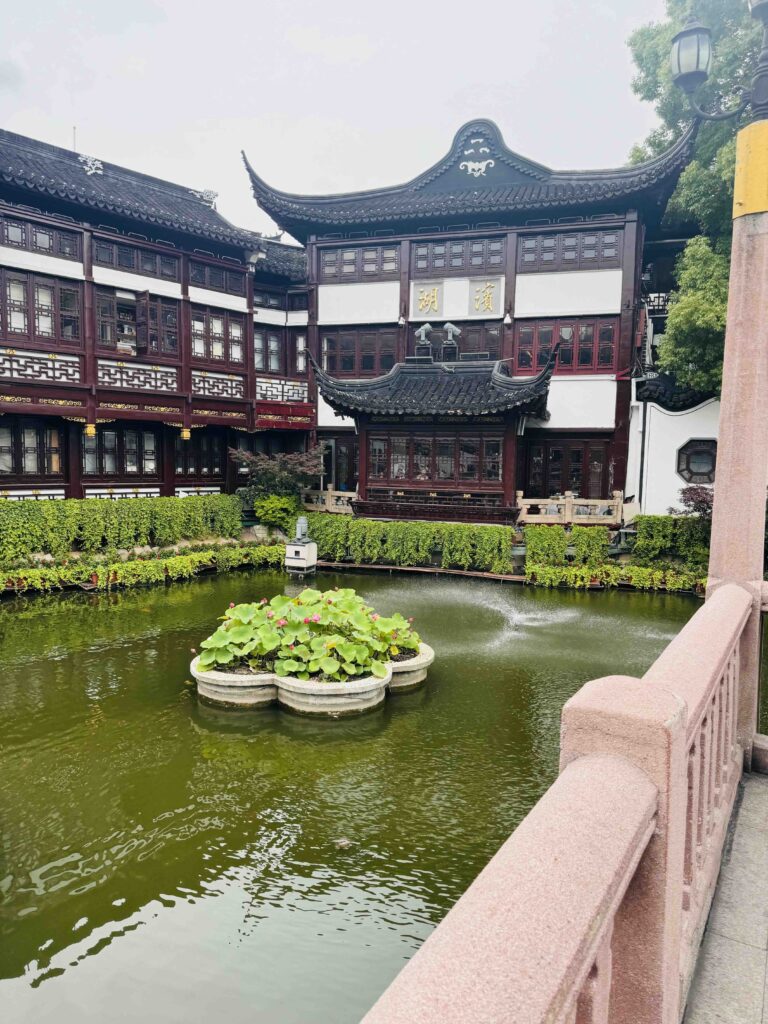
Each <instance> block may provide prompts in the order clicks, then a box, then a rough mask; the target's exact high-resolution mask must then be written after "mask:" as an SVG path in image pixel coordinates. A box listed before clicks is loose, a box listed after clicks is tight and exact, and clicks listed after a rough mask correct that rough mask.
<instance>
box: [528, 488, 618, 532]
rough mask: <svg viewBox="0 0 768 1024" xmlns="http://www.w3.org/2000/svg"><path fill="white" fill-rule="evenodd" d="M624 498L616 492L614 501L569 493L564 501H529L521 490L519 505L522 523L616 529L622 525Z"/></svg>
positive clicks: (543, 499)
mask: <svg viewBox="0 0 768 1024" xmlns="http://www.w3.org/2000/svg"><path fill="white" fill-rule="evenodd" d="M623 502H624V495H623V493H622V492H621V491H614V492H613V496H612V497H610V498H576V497H574V495H573V492H572V491H566V492H565V493H564V495H563V497H562V498H526V497H525V494H524V492H523V491H518V492H517V494H516V498H515V504H516V505H517V507H518V508H519V509H520V515H519V517H518V520H517V521H518V523H521V524H526V523H527V524H530V525H533V524H540V525H542V526H554V525H556V524H558V523H573V524H574V525H576V526H614V525H617V524H619V523H621V522H622V509H623Z"/></svg>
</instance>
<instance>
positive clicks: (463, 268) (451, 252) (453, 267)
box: [412, 238, 506, 277]
mask: <svg viewBox="0 0 768 1024" xmlns="http://www.w3.org/2000/svg"><path fill="white" fill-rule="evenodd" d="M505 261H506V239H504V238H461V239H455V240H454V239H450V240H443V239H438V240H435V241H429V242H421V241H419V242H414V244H413V249H412V264H413V274H414V276H415V277H432V276H434V277H445V276H446V275H450V274H480V273H486V274H488V273H491V272H493V273H495V274H501V273H503V272H504V264H505Z"/></svg>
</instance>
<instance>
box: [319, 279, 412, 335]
mask: <svg viewBox="0 0 768 1024" xmlns="http://www.w3.org/2000/svg"><path fill="white" fill-rule="evenodd" d="M317 296H318V298H317V303H318V316H317V320H318V323H320V324H394V323H397V320H398V317H399V316H400V282H399V281H367V282H363V283H362V284H321V285H320V287H319V288H318V290H317Z"/></svg>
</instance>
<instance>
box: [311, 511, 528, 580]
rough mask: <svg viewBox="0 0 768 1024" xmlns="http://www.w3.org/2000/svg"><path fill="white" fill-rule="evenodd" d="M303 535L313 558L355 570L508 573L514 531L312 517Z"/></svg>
mask: <svg viewBox="0 0 768 1024" xmlns="http://www.w3.org/2000/svg"><path fill="white" fill-rule="evenodd" d="M308 519H309V536H310V537H311V539H312V540H313V541H314V542H315V543H316V544H317V554H318V557H319V558H321V559H323V560H324V561H329V562H343V561H345V560H347V561H350V562H353V563H354V564H355V565H396V566H421V565H423V566H431V565H433V564H434V561H435V556H437V558H438V559H439V562H438V564H439V565H441V566H442V568H444V569H475V570H478V571H480V572H494V573H500V574H503V573H510V572H511V571H512V544H513V541H514V537H515V533H514V530H513V529H512V528H511V527H509V526H471V525H468V524H466V523H423V522H413V523H411V522H399V521H398V522H391V523H385V522H379V521H378V520H375V519H356V518H353V517H352V516H346V515H337V514H333V513H328V512H312V513H310V515H309V516H308Z"/></svg>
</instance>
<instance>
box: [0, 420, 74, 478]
mask: <svg viewBox="0 0 768 1024" xmlns="http://www.w3.org/2000/svg"><path fill="white" fill-rule="evenodd" d="M64 436H65V432H64V429H63V426H62V425H60V424H59V423H58V422H56V421H55V420H42V419H37V418H32V417H27V416H18V417H11V416H4V417H2V419H0V480H2V481H4V482H6V483H7V482H8V481H9V480H10V479H11V478H16V479H18V480H19V481H20V482H25V483H29V482H32V481H42V480H62V479H63V478H64V466H65V463H66V459H65V443H66V442H65V440H64Z"/></svg>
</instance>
